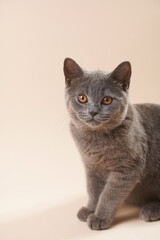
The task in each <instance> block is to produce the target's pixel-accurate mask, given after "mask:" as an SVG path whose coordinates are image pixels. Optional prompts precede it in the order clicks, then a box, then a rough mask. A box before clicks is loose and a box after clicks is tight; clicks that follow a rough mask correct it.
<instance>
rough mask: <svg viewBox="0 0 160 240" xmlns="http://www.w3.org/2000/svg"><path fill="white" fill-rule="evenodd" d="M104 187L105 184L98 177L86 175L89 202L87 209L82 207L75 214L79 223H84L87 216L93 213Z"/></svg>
mask: <svg viewBox="0 0 160 240" xmlns="http://www.w3.org/2000/svg"><path fill="white" fill-rule="evenodd" d="M104 185H105V183H104V182H103V181H102V180H101V179H100V178H99V177H98V176H96V175H93V174H91V173H87V191H88V197H89V201H88V204H87V207H82V208H81V209H80V210H79V211H78V213H77V217H78V218H79V219H80V220H81V221H84V222H86V221H87V218H88V216H89V215H90V214H91V213H94V211H95V209H96V206H97V203H98V199H99V195H100V194H101V192H102V190H103V187H104Z"/></svg>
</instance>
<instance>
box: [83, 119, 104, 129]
mask: <svg viewBox="0 0 160 240" xmlns="http://www.w3.org/2000/svg"><path fill="white" fill-rule="evenodd" d="M86 123H87V125H88V126H89V127H92V128H95V127H99V126H100V125H101V124H102V123H101V122H98V121H96V120H95V119H91V120H89V121H87V122H86Z"/></svg>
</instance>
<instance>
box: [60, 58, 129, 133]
mask: <svg viewBox="0 0 160 240" xmlns="http://www.w3.org/2000/svg"><path fill="white" fill-rule="evenodd" d="M64 74H65V79H66V91H65V98H66V104H67V109H68V111H69V114H70V117H71V120H72V122H73V123H74V124H75V125H76V126H77V127H79V128H80V127H87V128H91V129H93V130H94V129H95V128H104V127H105V128H108V129H114V128H115V127H117V126H118V125H119V124H120V123H121V122H122V121H123V120H124V118H125V115H126V112H127V108H128V88H129V79H130V75H131V67H130V64H129V63H128V62H124V63H122V64H120V65H119V66H118V67H117V68H116V69H115V70H114V71H113V72H111V73H107V72H102V71H95V72H87V71H85V70H82V69H81V68H80V67H79V66H78V65H77V63H76V62H75V61H73V60H72V59H69V58H67V59H66V60H65V62H64Z"/></svg>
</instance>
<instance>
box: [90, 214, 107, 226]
mask: <svg viewBox="0 0 160 240" xmlns="http://www.w3.org/2000/svg"><path fill="white" fill-rule="evenodd" d="M87 223H88V226H89V227H90V228H91V229H93V230H104V229H107V228H108V227H109V226H110V225H111V221H110V220H108V219H100V218H99V217H97V216H96V215H95V214H90V215H89V217H88V218H87Z"/></svg>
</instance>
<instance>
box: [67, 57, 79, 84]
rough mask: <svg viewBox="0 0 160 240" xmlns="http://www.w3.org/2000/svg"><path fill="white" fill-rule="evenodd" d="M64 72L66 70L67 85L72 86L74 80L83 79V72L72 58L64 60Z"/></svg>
mask: <svg viewBox="0 0 160 240" xmlns="http://www.w3.org/2000/svg"><path fill="white" fill-rule="evenodd" d="M63 70H64V76H65V81H66V84H70V83H71V81H72V79H75V78H78V77H81V76H82V75H83V70H82V69H81V68H80V66H79V65H78V64H77V63H76V62H75V61H74V60H73V59H71V58H66V59H65V60H64V67H63Z"/></svg>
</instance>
